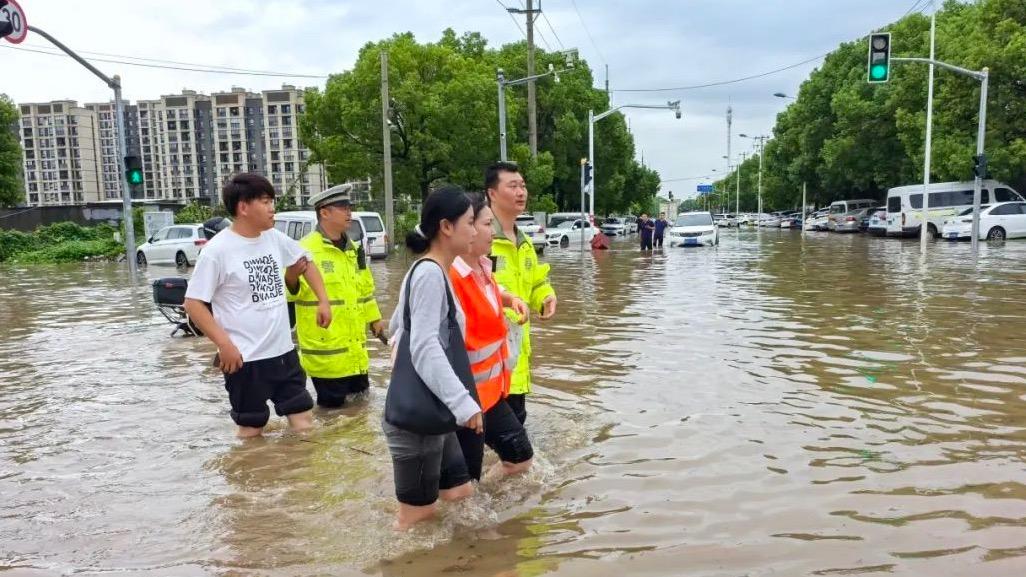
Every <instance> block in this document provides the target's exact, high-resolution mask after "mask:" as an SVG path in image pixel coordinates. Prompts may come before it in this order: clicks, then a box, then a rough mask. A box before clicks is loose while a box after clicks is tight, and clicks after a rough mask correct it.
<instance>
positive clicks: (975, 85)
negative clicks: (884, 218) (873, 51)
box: [716, 0, 1026, 210]
mask: <svg viewBox="0 0 1026 577" xmlns="http://www.w3.org/2000/svg"><path fill="white" fill-rule="evenodd" d="M885 30H887V31H889V32H891V34H892V36H891V38H892V54H893V56H928V55H929V38H930V21H929V18H928V17H926V16H923V15H921V14H914V15H911V16H908V17H905V18H903V19H901V20H900V21H898V22H895V23H893V24H892V25H890V26H888V27H886V28H885ZM868 49H869V48H868V44H867V39H861V40H857V41H854V42H847V43H845V44H842V45H841V46H840V47H839V48H838V49H837V50H835V51H834V52H832V53H831V54H830V55H828V56H827V57H826V60H825V62H824V63H823V65H822V66H821V67H820V68H819V69H817V70H815V71H814V72H813V73H812V74H811V75H810V77H809V78H808V79H807V80H806V81H805V82H804V83H803V84H802V85H801V89H800V91H799V93H798V97H797V99H796V100H795V101H794V102H793V103H792V104H791V105H790V106H788V107H787V109H786V110H784V111H783V112H781V113H780V114H779V115H778V116H777V121H776V125H775V127H774V128H773V138H772V140H770V141H768V142H767V144H766V150H765V158H764V159H763V208H764V210H774V209H788V208H795V207H798V206H800V204H801V194H802V184H803V183H806V184H807V185H808V199H809V202H810V203H816V204H817V205H823V204H826V203H829V202H832V201H834V200H837V199H840V198H863V197H866V198H877V199H879V200H881V201H882V200H883V198H884V196H885V195H886V190H887V189H888V188H891V187H894V186H900V185H905V184H913V183H916V182H922V179H923V155H924V154H925V141H926V101H927V81H928V67H927V66H926V65H923V64H913V63H893V64H892V67H893V68H892V71H891V79H890V81H889V82H888V83H886V84H876V85H874V84H869V83H868V82H867V80H866V76H867V70H866V54H867V53H868ZM937 59H938V60H941V61H944V62H948V63H951V64H956V65H958V66H962V67H965V68H969V69H972V70H979V69H982V68H983V67H985V66H986V67H989V69H990V90H989V94H988V111H987V136H986V151H987V156H988V158H989V161H990V173H991V175H992V177H993V178H996V179H999V180H1002V181H1004V182H1006V183H1008V184H1011V185H1012V186H1014V187H1016V188H1017V189H1018V190H1019V191H1020V192H1026V190H1024V189H1026V122H1024V120H1023V119H1024V118H1026V83H1024V82H1026V3H1024V2H1022V0H984V1H983V2H980V3H970V4H966V3H962V2H958V1H956V0H948V2H947V3H946V4H945V5H944V7H943V9H942V10H940V11H939V12H938V14H937ZM979 91H980V83H979V81H977V80H975V79H972V78H969V77H966V76H961V75H957V74H954V73H952V72H949V71H946V70H942V69H937V70H936V72H935V82H934V115H933V154H932V161H931V170H930V173H931V174H930V178H931V180H932V181H934V182H941V181H952V180H963V181H964V180H971V179H972V156H973V155H974V154H975V151H976V130H977V118H978V110H979V98H980V92H979ZM758 169H759V158H758V156H755V157H753V158H749V159H748V161H747V162H745V163H744V164H743V165H742V166H741V167H740V173H741V175H740V178H741V192H742V195H741V209H742V210H755V208H756V191H757V183H756V179H757V175H758ZM737 178H738V174H737V171H735V172H733V173H731V174H730V175H729V176H728V177H727V178H726V179H724V180H721V181H719V182H717V183H716V185H717V186H716V190H718V191H729V193H727V194H728V195H729V199H730V204H731V205H733V203H734V194H735V192H734V191H735V190H736V185H737V180H736V179H737Z"/></svg>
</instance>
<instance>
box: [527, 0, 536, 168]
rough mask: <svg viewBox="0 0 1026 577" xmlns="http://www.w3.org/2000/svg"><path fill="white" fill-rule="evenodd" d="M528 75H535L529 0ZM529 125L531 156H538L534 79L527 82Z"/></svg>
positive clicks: (532, 14)
mask: <svg viewBox="0 0 1026 577" xmlns="http://www.w3.org/2000/svg"><path fill="white" fill-rule="evenodd" d="M527 75H528V76H534V2H533V0H527ZM527 125H528V130H529V131H530V133H529V134H528V143H529V145H530V147H531V158H534V157H536V156H538V108H537V102H536V101H535V90H534V80H532V81H530V82H528V83H527Z"/></svg>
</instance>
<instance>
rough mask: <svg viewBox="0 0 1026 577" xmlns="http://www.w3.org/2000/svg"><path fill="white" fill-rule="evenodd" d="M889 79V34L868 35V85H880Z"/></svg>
mask: <svg viewBox="0 0 1026 577" xmlns="http://www.w3.org/2000/svg"><path fill="white" fill-rule="evenodd" d="M890 79H891V34H890V33H889V32H878V33H876V34H870V35H869V83H870V84H881V83H883V82H887V81H888V80H890Z"/></svg>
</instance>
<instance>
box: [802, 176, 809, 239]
mask: <svg viewBox="0 0 1026 577" xmlns="http://www.w3.org/2000/svg"><path fill="white" fill-rule="evenodd" d="M807 193H808V183H806V182H802V236H805V207H806V206H808V205H807V204H806V198H807V197H806V195H807Z"/></svg>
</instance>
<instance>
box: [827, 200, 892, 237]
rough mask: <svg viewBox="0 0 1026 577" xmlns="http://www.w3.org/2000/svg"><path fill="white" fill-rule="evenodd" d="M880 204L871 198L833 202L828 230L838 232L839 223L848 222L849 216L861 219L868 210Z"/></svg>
mask: <svg viewBox="0 0 1026 577" xmlns="http://www.w3.org/2000/svg"><path fill="white" fill-rule="evenodd" d="M878 204H880V203H879V202H878V201H875V200H872V199H869V198H859V199H856V200H837V201H834V202H831V203H830V215H829V216H828V217H827V229H828V230H832V231H835V232H836V231H837V228H838V227H837V224H838V223H844V222H846V221H847V219H848V217H849V216H850V217H860V216H861V215H862V214H864V213H865V210H866V209H867V208H873V207H874V206H877V205H878ZM841 228H842V229H844V228H845V227H844V226H842V227H841ZM856 230H857V229H856Z"/></svg>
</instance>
